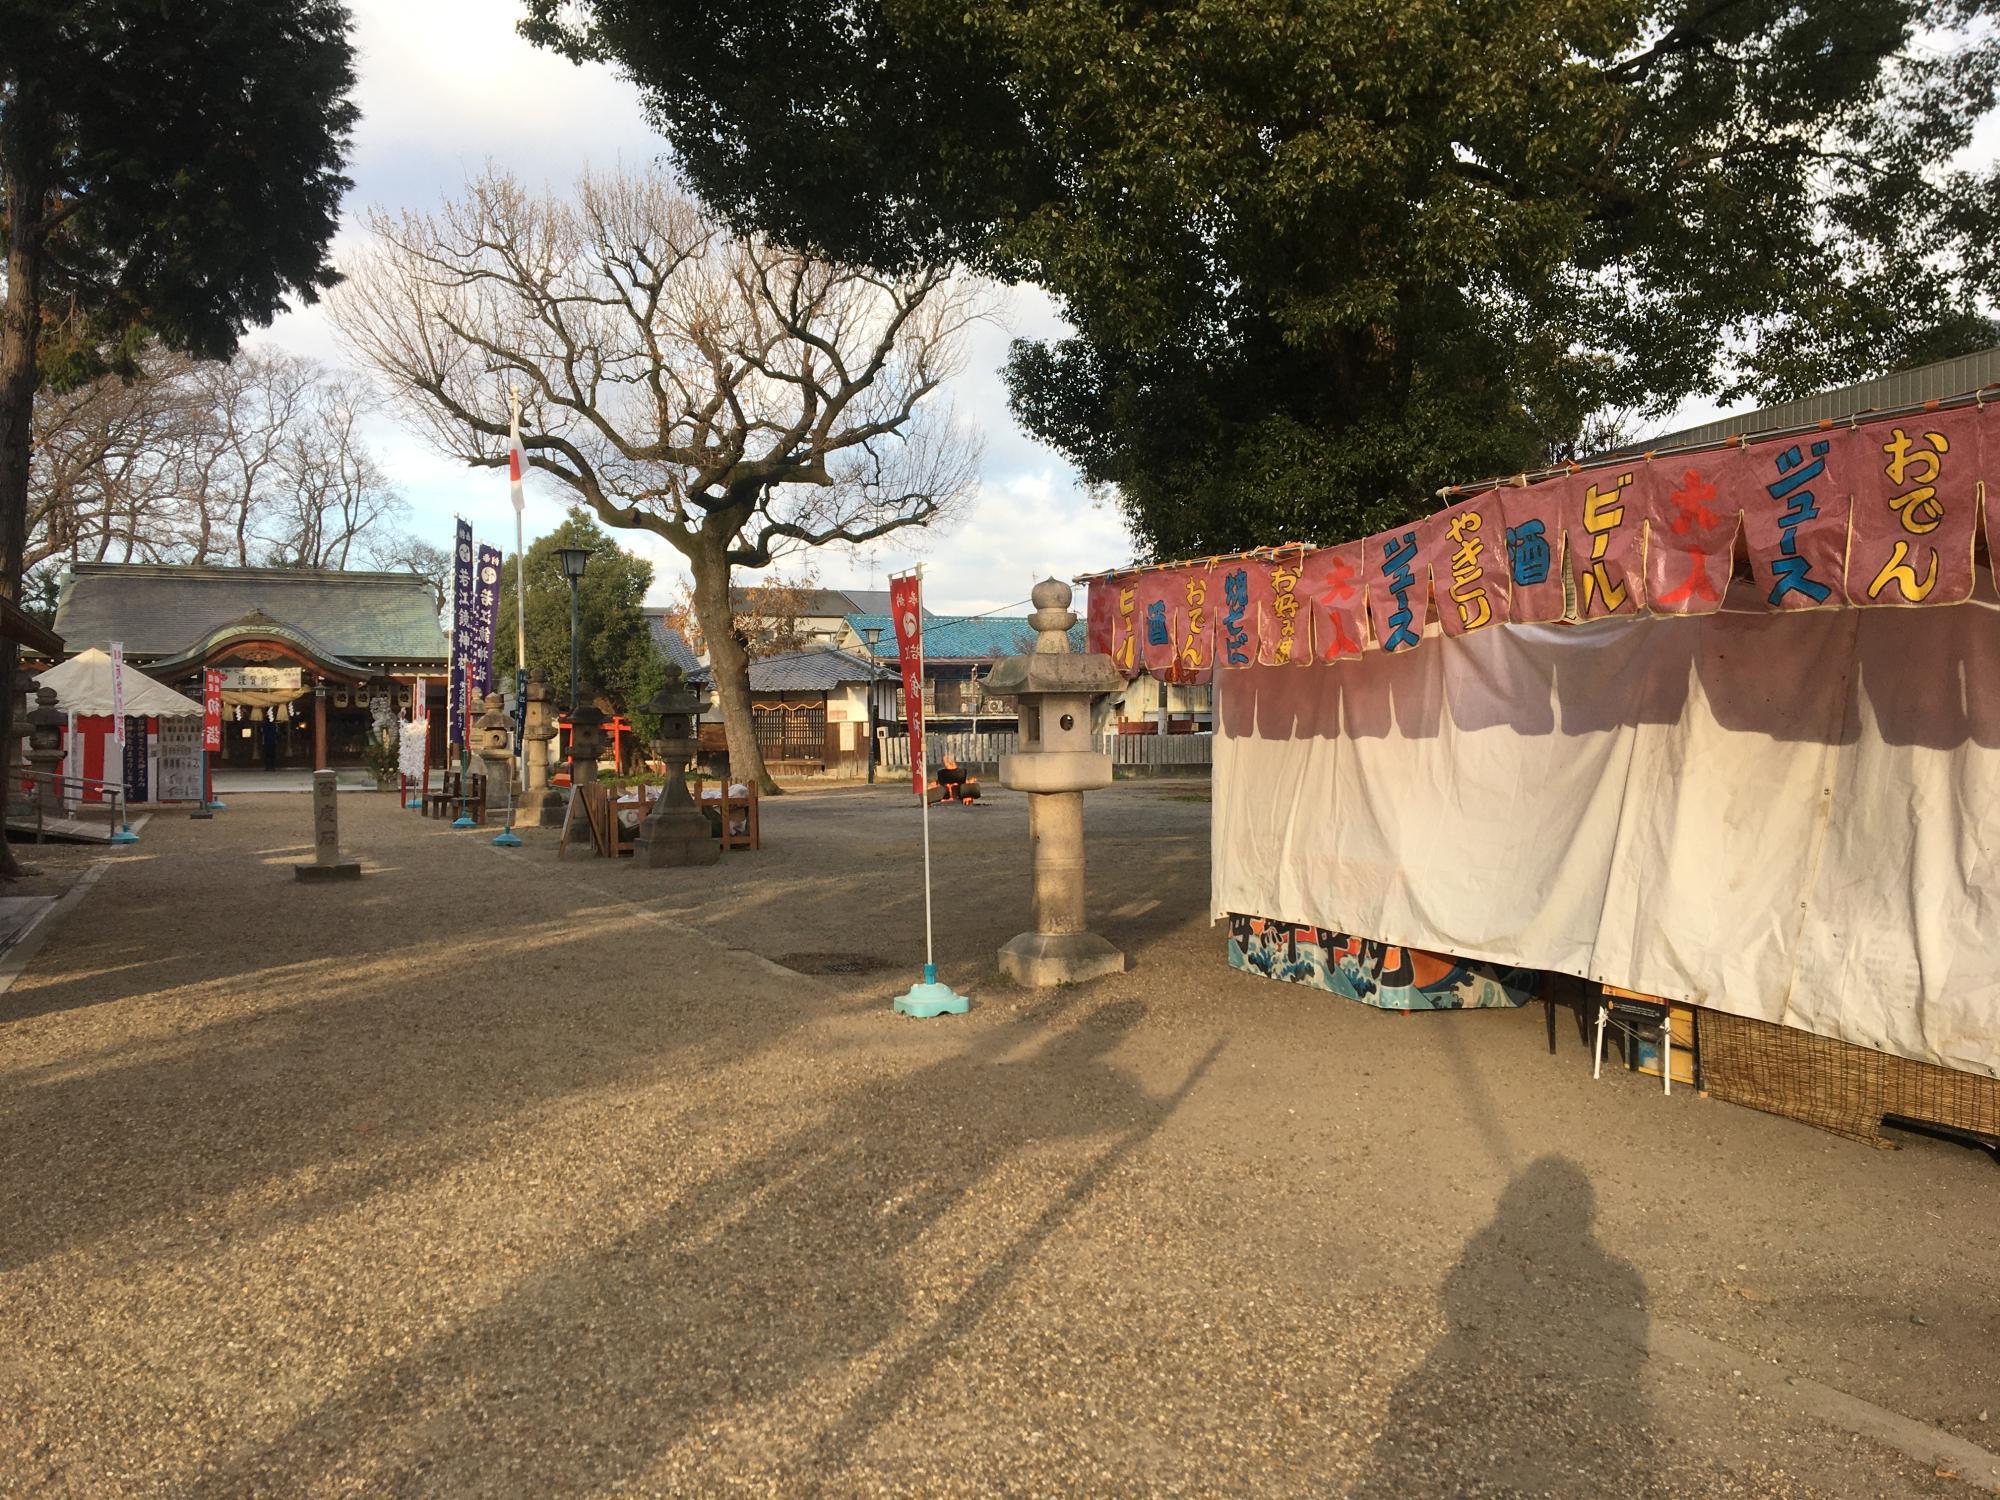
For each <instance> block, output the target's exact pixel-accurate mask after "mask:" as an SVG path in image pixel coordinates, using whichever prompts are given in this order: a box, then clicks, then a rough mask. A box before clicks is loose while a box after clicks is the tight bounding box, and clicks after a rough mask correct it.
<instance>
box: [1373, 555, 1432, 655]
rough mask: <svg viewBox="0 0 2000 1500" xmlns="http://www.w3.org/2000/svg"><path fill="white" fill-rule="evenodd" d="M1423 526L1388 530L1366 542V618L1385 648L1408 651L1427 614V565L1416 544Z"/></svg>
mask: <svg viewBox="0 0 2000 1500" xmlns="http://www.w3.org/2000/svg"><path fill="white" fill-rule="evenodd" d="M1421 529H1422V528H1421V527H1420V526H1408V527H1404V528H1402V529H1400V530H1397V531H1387V532H1384V533H1383V534H1382V535H1380V536H1377V537H1371V538H1370V539H1369V541H1368V550H1367V557H1368V617H1369V621H1370V623H1372V624H1373V625H1374V627H1375V639H1376V640H1377V641H1379V642H1380V643H1381V646H1382V649H1383V650H1384V651H1408V650H1411V649H1413V648H1415V646H1416V645H1417V643H1418V641H1419V640H1421V639H1422V637H1423V633H1424V623H1425V619H1426V617H1427V616H1428V615H1429V613H1430V609H1429V599H1430V565H1429V563H1428V562H1427V561H1425V560H1424V558H1423V556H1422V549H1421V548H1420V547H1418V545H1417V536H1418V533H1419V531H1420V530H1421Z"/></svg>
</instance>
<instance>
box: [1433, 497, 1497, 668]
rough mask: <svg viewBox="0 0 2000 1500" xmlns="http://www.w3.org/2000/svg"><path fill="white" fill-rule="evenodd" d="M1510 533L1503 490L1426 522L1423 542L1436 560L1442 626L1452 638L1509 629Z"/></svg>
mask: <svg viewBox="0 0 2000 1500" xmlns="http://www.w3.org/2000/svg"><path fill="white" fill-rule="evenodd" d="M1506 531H1507V527H1506V523H1505V521H1504V520H1502V518H1501V511H1500V494H1499V492H1498V491H1497V490H1488V491H1487V492H1486V493H1485V494H1483V495H1475V496H1474V497H1473V498H1472V499H1470V500H1461V501H1460V502H1459V503H1458V504H1456V505H1454V506H1451V507H1450V508H1449V509H1446V510H1441V511H1439V512H1438V513H1437V514H1436V515H1435V516H1433V517H1431V519H1430V520H1429V521H1428V522H1427V523H1426V529H1425V531H1424V532H1423V533H1422V535H1421V537H1420V539H1419V540H1420V544H1421V550H1422V552H1423V553H1424V555H1425V556H1427V557H1429V559H1430V564H1431V590H1432V593H1433V595H1434V596H1435V597H1436V599H1437V608H1438V625H1439V626H1440V627H1441V628H1442V629H1443V631H1444V633H1445V634H1446V635H1464V634H1465V633H1466V632H1467V631H1472V630H1482V629H1484V628H1485V627H1486V626H1488V625H1505V624H1506V623H1507V621H1508V619H1509V618H1510V616H1509V613H1508V603H1509V594H1510V592H1511V591H1510V590H1509V588H1508V585H1507V552H1506V542H1505V537H1506Z"/></svg>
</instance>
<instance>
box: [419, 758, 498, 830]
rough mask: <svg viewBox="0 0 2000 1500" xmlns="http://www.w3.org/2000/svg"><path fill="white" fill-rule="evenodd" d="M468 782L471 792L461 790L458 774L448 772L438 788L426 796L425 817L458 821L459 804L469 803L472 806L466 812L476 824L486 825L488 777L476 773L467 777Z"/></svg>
mask: <svg viewBox="0 0 2000 1500" xmlns="http://www.w3.org/2000/svg"><path fill="white" fill-rule="evenodd" d="M467 781H468V782H469V792H468V790H466V789H462V788H461V786H460V783H459V773H458V772H456V771H446V772H445V773H444V776H443V777H442V779H441V780H440V782H439V785H438V786H437V788H436V789H435V790H433V791H430V792H427V793H426V794H425V795H424V816H425V817H427V818H445V819H448V820H451V821H456V820H457V818H458V814H459V811H460V808H459V804H460V803H461V802H465V801H469V802H470V803H471V806H470V807H469V808H467V809H465V810H466V811H468V812H470V814H471V815H472V821H473V822H475V823H484V822H485V821H486V777H485V775H484V774H483V773H482V772H478V771H474V772H472V773H470V775H469V776H468V777H467Z"/></svg>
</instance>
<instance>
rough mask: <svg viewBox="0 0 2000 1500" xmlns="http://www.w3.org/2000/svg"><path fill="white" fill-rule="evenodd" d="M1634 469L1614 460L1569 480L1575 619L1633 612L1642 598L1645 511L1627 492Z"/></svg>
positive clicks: (1636, 469)
mask: <svg viewBox="0 0 2000 1500" xmlns="http://www.w3.org/2000/svg"><path fill="white" fill-rule="evenodd" d="M1638 472H1639V466H1638V465H1637V464H1636V463H1635V464H1630V465H1624V466H1619V465H1614V466H1612V467H1611V468H1608V469H1599V470H1596V471H1594V472H1592V473H1588V474H1579V475H1577V476H1576V477H1575V478H1574V479H1572V480H1570V481H1569V502H1570V509H1569V511H1568V512H1567V514H1566V515H1565V516H1564V522H1563V524H1564V529H1565V531H1566V533H1567V535H1568V538H1569V542H1568V545H1569V566H1570V570H1571V571H1572V572H1573V573H1574V574H1575V575H1576V606H1577V617H1578V618H1579V619H1584V620H1601V619H1604V618H1606V617H1607V616H1610V615H1630V614H1637V613H1638V611H1639V606H1640V604H1641V602H1643V599H1644V593H1645V575H1644V572H1643V570H1642V567H1641V560H1642V558H1643V556H1644V550H1645V548H1644V542H1645V535H1646V528H1645V516H1644V514H1643V513H1642V512H1641V511H1640V510H1639V508H1638V506H1637V505H1635V504H1634V503H1633V498H1634V497H1633V495H1632V493H1631V491H1632V484H1633V480H1634V478H1635V477H1636V476H1637V474H1638Z"/></svg>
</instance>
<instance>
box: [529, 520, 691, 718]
mask: <svg viewBox="0 0 2000 1500" xmlns="http://www.w3.org/2000/svg"><path fill="white" fill-rule="evenodd" d="M565 547H581V548H583V549H584V550H585V551H587V552H588V553H589V554H590V562H589V563H588V565H586V566H585V568H584V571H583V582H582V584H581V585H579V586H578V588H577V617H578V622H579V625H578V629H577V633H576V640H577V682H578V684H579V686H580V688H581V690H582V692H583V693H585V694H586V695H587V694H588V693H589V692H590V691H591V690H593V689H594V690H595V691H596V692H597V693H599V694H601V695H602V696H604V697H605V698H608V699H609V700H610V701H611V703H612V705H613V706H614V707H617V708H620V709H627V710H629V709H631V708H632V707H633V706H635V705H636V704H639V703H643V702H644V701H645V700H646V698H647V697H648V696H649V695H650V694H651V692H652V689H653V688H655V687H657V686H658V685H659V684H658V682H657V680H655V679H654V678H652V677H649V676H648V675H647V674H648V673H649V671H650V670H651V668H652V663H653V639H652V635H651V634H650V632H649V629H648V627H647V624H646V616H645V614H644V612H643V611H642V610H641V608H640V606H641V605H642V604H644V603H645V600H646V590H647V589H648V588H650V587H651V586H652V582H653V565H652V564H651V563H649V562H647V561H646V560H645V559H644V558H640V557H634V556H633V555H632V554H631V553H629V552H626V551H623V550H622V549H620V547H619V545H618V543H617V542H615V541H613V540H612V539H611V536H610V534H609V533H608V532H606V531H605V530H604V529H603V528H602V527H600V526H598V525H597V524H596V523H595V522H593V521H592V520H591V519H590V517H589V516H588V515H587V514H586V513H585V512H584V511H582V510H581V509H572V510H571V511H570V513H569V515H568V517H567V518H566V519H565V520H564V521H563V523H562V525H560V526H558V527H557V528H556V529H555V530H554V531H552V532H550V533H549V534H548V535H547V536H545V537H542V538H540V539H539V540H537V541H536V542H534V543H533V544H532V545H531V546H530V547H529V548H528V600H527V616H528V630H527V635H528V666H529V667H530V669H532V668H535V667H540V668H541V669H542V670H543V671H544V672H546V673H547V674H548V682H549V689H550V692H551V693H552V694H553V695H554V701H555V703H556V705H557V706H558V707H559V708H563V709H567V708H568V707H569V580H568V579H567V578H565V577H564V576H563V570H562V560H561V559H560V558H558V557H557V556H556V553H557V552H559V551H560V550H561V549H563V548H565ZM514 571H515V570H514V559H513V557H512V555H511V554H510V555H509V556H508V558H507V560H506V562H505V564H504V565H503V566H502V568H501V570H500V618H499V619H498V620H496V621H495V622H494V628H493V672H494V676H493V680H494V681H495V682H501V683H509V682H512V681H513V678H514V667H515V663H516V656H515V652H514V635H515V631H514V610H515V605H514Z"/></svg>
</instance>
